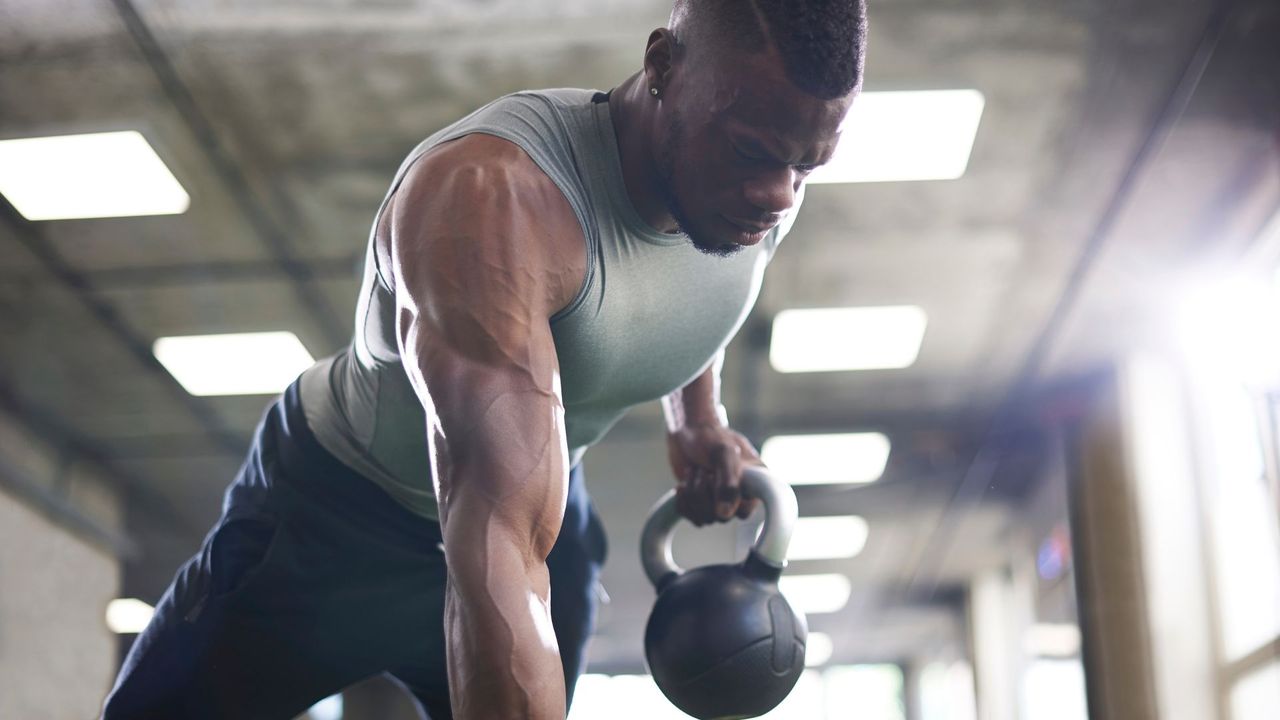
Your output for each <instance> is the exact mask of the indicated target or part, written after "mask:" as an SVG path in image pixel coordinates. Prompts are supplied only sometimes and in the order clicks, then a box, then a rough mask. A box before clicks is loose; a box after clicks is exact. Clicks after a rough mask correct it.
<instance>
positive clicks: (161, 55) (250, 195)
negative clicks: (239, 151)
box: [112, 0, 351, 353]
mask: <svg viewBox="0 0 1280 720" xmlns="http://www.w3.org/2000/svg"><path fill="white" fill-rule="evenodd" d="M112 4H113V5H115V8H116V11H117V12H118V13H119V15H120V18H121V20H122V21H123V22H124V25H125V27H126V28H127V29H128V31H129V35H130V36H131V37H132V38H133V41H134V42H135V43H136V44H137V46H138V49H139V50H140V51H141V53H142V56H143V58H144V59H145V60H146V63H147V65H148V66H149V67H150V68H151V71H152V72H153V73H154V74H155V77H156V80H157V81H158V82H159V83H160V87H161V89H162V90H163V92H164V94H165V97H167V98H168V99H169V102H170V103H171V104H172V105H173V107H174V109H175V110H177V112H178V115H179V116H180V117H181V118H182V120H183V122H185V123H186V125H187V128H188V129H189V130H190V131H191V134H192V135H193V136H194V137H195V139H196V143H197V144H198V145H199V147H200V149H201V150H202V151H203V153H204V155H205V157H206V158H207V159H208V161H209V164H210V166H211V167H212V168H213V171H214V173H215V174H216V175H217V176H218V178H219V179H220V180H221V181H222V184H223V185H224V186H225V188H226V190H227V192H228V194H229V195H230V196H231V199H232V201H233V202H234V203H235V204H236V206H237V207H238V208H239V209H240V211H241V213H243V214H244V217H245V219H246V220H247V221H248V222H249V224H250V225H251V226H253V228H254V230H255V231H256V234H257V236H258V238H259V239H260V240H261V241H262V243H263V245H264V246H265V247H266V249H267V251H268V253H269V254H270V256H271V258H272V259H273V260H274V261H275V263H276V264H277V265H278V266H279V267H280V269H281V270H283V271H284V273H285V275H287V276H288V277H289V279H290V280H291V281H292V284H293V288H294V293H295V295H296V296H297V300H298V303H299V305H300V306H301V307H302V309H303V311H304V312H308V313H310V314H311V316H312V317H313V319H314V320H315V322H316V324H317V326H318V328H319V330H320V332H322V333H323V334H324V336H325V340H326V341H327V342H328V343H329V345H330V347H329V348H327V349H326V351H325V352H326V353H328V352H329V351H330V350H334V349H337V348H339V347H341V346H343V345H345V344H346V343H347V342H349V341H350V339H351V338H350V330H349V328H348V323H345V322H342V321H341V320H339V318H338V314H337V312H336V311H335V310H334V308H333V305H332V304H331V303H330V302H329V299H328V298H327V297H326V296H325V295H324V293H322V292H321V291H320V288H319V287H318V286H317V284H316V283H315V281H314V280H313V278H312V277H311V275H310V274H309V273H308V272H307V268H306V265H305V264H304V263H303V262H301V261H299V260H298V259H297V258H296V257H295V253H294V248H293V243H292V242H291V241H290V239H289V236H288V235H287V234H286V233H284V232H283V231H282V230H281V229H280V227H279V226H278V225H277V223H276V221H275V220H274V219H273V218H272V215H271V213H270V212H268V211H267V207H266V205H265V204H264V201H263V200H262V199H261V198H259V197H258V196H257V195H256V194H255V193H254V191H253V190H252V189H251V188H252V187H255V186H253V185H251V184H250V182H249V178H248V177H247V176H246V174H245V172H244V170H242V169H241V167H240V165H239V164H238V163H237V162H236V161H235V160H234V159H233V158H232V156H231V153H230V152H229V151H228V150H227V148H226V146H225V145H224V144H223V143H222V142H221V141H220V140H219V139H218V133H217V131H215V130H214V127H213V123H212V122H211V121H210V120H209V118H208V116H206V115H205V114H204V112H203V111H202V110H201V109H200V105H199V103H197V102H196V98H195V95H194V94H193V93H192V92H191V90H190V88H189V87H187V84H186V83H185V82H183V80H182V78H181V77H180V76H179V75H178V71H177V69H176V68H175V67H174V66H173V63H172V62H170V60H169V57H168V55H166V54H165V52H164V50H163V49H162V48H161V47H160V43H159V42H158V41H157V40H156V37H155V35H154V34H153V33H152V32H151V28H150V27H149V26H148V25H147V23H146V21H145V20H144V19H143V18H142V16H141V15H140V14H139V13H138V10H137V8H135V7H134V5H133V2H132V0H112ZM257 187H265V188H267V192H268V193H269V194H270V197H269V202H270V205H271V207H273V208H274V209H275V210H276V211H278V212H286V213H288V214H289V215H291V216H294V215H296V213H294V212H292V209H293V205H292V203H291V202H290V201H289V200H288V199H287V198H286V197H285V196H284V194H283V193H281V192H280V190H279V188H278V187H276V186H275V184H273V183H259V184H258V185H257ZM297 224H300V223H297Z"/></svg>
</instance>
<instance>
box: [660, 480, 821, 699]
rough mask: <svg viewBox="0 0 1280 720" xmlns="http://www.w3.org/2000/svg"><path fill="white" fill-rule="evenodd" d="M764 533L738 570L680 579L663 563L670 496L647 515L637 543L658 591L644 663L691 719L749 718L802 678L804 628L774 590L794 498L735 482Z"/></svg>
mask: <svg viewBox="0 0 1280 720" xmlns="http://www.w3.org/2000/svg"><path fill="white" fill-rule="evenodd" d="M743 493H744V494H746V495H748V496H750V497H758V498H760V499H761V500H762V501H763V505H764V508H765V526H764V530H763V531H762V532H761V534H760V537H759V539H758V540H757V541H756V544H755V547H754V548H753V549H752V550H751V552H750V553H748V555H747V558H746V559H745V560H744V561H743V562H740V563H734V564H724V565H709V566H706V567H701V568H695V569H692V570H687V571H686V570H681V569H680V568H679V567H677V566H676V565H675V562H674V560H673V558H672V557H671V534H672V530H673V529H674V526H675V524H676V522H677V520H678V518H679V515H678V513H677V512H676V510H675V502H674V501H675V496H674V492H670V493H668V494H667V495H666V496H664V498H663V499H662V500H660V501H659V502H658V504H657V505H655V506H654V508H653V510H652V511H651V512H650V514H649V519H648V521H647V522H646V524H645V529H644V533H643V535H642V538H641V559H642V562H643V564H644V567H645V572H646V574H647V575H648V576H649V579H650V580H651V581H652V582H653V584H654V588H655V589H656V590H657V591H658V597H657V600H656V601H655V603H654V607H653V610H652V611H651V612H650V614H649V622H648V624H647V625H646V626H645V643H644V644H645V660H646V661H647V663H648V666H649V672H650V673H651V674H652V676H653V679H654V681H655V682H656V683H657V685H658V688H659V689H660V690H661V691H662V693H663V694H664V695H665V696H666V697H667V699H668V700H670V701H671V703H672V704H673V705H675V706H676V707H678V708H680V709H681V710H683V711H684V712H686V713H688V714H689V715H692V716H694V717H696V718H702V719H710V718H747V717H756V716H758V715H763V714H764V713H766V712H768V711H769V710H772V709H773V708H774V707H776V706H777V705H778V704H779V703H780V702H782V700H783V699H784V698H786V696H787V695H788V694H790V692H791V690H792V688H794V687H795V684H796V681H797V680H799V678H800V674H801V672H803V670H804V652H805V642H806V640H807V636H808V626H807V624H806V623H805V620H804V617H803V616H802V615H800V614H799V613H797V612H795V610H794V609H793V608H792V607H791V605H790V604H789V603H788V602H787V600H786V598H785V597H783V595H782V593H781V592H780V591H779V590H778V578H779V577H780V576H781V574H782V570H783V568H784V567H785V565H786V548H787V545H788V543H789V542H790V538H791V529H792V527H794V525H795V520H796V516H797V508H796V501H795V494H794V493H793V492H792V491H791V488H790V487H788V486H787V485H785V484H783V483H780V482H778V481H775V480H773V479H772V478H771V477H770V476H769V475H768V474H767V472H765V471H764V470H763V468H749V469H748V470H747V471H744V474H743Z"/></svg>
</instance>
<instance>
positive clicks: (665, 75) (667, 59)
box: [644, 28, 679, 93]
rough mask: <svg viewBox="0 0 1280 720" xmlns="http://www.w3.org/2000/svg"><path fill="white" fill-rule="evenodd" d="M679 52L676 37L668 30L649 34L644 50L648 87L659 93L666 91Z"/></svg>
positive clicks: (663, 29) (645, 74)
mask: <svg viewBox="0 0 1280 720" xmlns="http://www.w3.org/2000/svg"><path fill="white" fill-rule="evenodd" d="M678 52H679V44H678V43H677V42H676V36H675V35H674V34H672V32H671V31H670V30H668V29H667V28H658V29H657V30H654V31H653V32H651V33H649V42H648V44H646V45H645V48H644V79H645V83H646V84H647V85H648V87H650V88H657V89H658V92H659V93H661V92H664V91H665V90H666V88H667V83H668V82H669V81H670V79H671V71H672V68H673V67H674V65H675V59H676V54H677V53H678Z"/></svg>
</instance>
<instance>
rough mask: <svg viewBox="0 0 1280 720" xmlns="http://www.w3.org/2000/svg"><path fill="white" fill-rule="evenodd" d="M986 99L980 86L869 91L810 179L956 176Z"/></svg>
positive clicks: (965, 163)
mask: <svg viewBox="0 0 1280 720" xmlns="http://www.w3.org/2000/svg"><path fill="white" fill-rule="evenodd" d="M985 104H986V101H985V100H984V98H983V97H982V93H980V92H978V91H977V90H928V91H923V92H868V93H862V94H861V95H860V96H858V98H857V99H856V100H854V101H853V106H852V107H851V108H850V109H849V115H848V116H847V117H846V118H845V121H844V125H843V126H842V129H843V132H842V133H841V135H840V144H839V145H838V146H836V152H835V154H834V155H833V156H832V158H831V161H830V162H828V163H827V164H826V165H824V166H823V167H821V168H818V169H817V170H815V171H814V172H813V173H812V174H811V175H810V176H809V179H808V182H810V183H853V182H892V181H899V180H954V179H956V178H958V177H960V176H962V175H964V171H965V168H967V167H968V165H969V152H970V151H971V150H972V149H973V139H974V137H975V136H976V135H977V134H978V122H979V120H981V118H982V108H983V106H984V105H985Z"/></svg>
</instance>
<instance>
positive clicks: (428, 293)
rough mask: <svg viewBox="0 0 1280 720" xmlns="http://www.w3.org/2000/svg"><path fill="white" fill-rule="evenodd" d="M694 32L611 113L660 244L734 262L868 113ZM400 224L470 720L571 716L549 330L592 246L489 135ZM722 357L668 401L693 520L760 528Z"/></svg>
mask: <svg viewBox="0 0 1280 720" xmlns="http://www.w3.org/2000/svg"><path fill="white" fill-rule="evenodd" d="M675 37H676V36H675V35H673V34H672V32H671V31H668V30H666V29H660V30H656V31H654V32H653V34H652V35H651V36H650V38H649V43H648V45H647V48H646V52H645V62H644V70H643V71H642V72H641V73H637V74H636V75H634V76H632V77H631V78H629V79H627V80H626V81H625V82H623V83H622V84H621V85H620V86H619V87H618V88H617V89H616V90H615V92H614V93H613V95H612V96H611V99H610V111H611V113H612V115H613V117H614V124H615V130H616V133H617V137H618V145H619V151H620V154H621V158H622V167H623V174H624V178H625V182H626V187H627V191H628V194H629V195H630V198H631V201H632V203H633V204H634V205H635V207H636V209H637V210H638V211H639V212H640V215H641V217H642V218H644V219H645V220H646V221H647V222H648V223H649V224H650V225H652V226H653V227H655V228H658V229H662V230H667V231H676V230H677V229H678V228H679V229H683V230H685V231H686V232H688V233H689V235H690V237H691V240H692V242H693V243H694V245H695V246H696V247H697V248H698V249H699V250H701V251H703V252H707V253H710V254H717V255H726V254H732V253H734V252H738V251H740V250H741V248H742V247H745V246H749V245H754V244H756V243H758V242H760V241H761V240H762V239H763V237H764V235H765V234H766V233H767V231H768V229H769V228H771V227H772V226H773V225H774V224H776V223H777V222H779V221H780V220H781V218H782V217H784V216H785V214H786V213H787V212H788V211H789V210H790V209H791V207H792V205H793V204H794V202H795V197H796V192H797V190H798V189H799V187H800V184H801V183H802V182H803V179H804V175H805V170H806V169H807V168H809V167H811V166H813V165H817V164H820V163H822V162H824V161H825V160H826V159H827V158H829V157H830V155H831V153H832V152H833V151H834V149H835V144H836V140H837V139H838V129H839V125H840V122H841V120H842V119H843V117H844V114H845V112H846V111H847V109H848V106H849V103H850V102H851V100H852V97H846V98H840V99H837V100H820V99H817V98H814V97H812V96H809V95H806V94H805V93H803V92H801V91H799V90H797V89H796V88H794V87H793V86H792V85H791V84H790V82H789V81H788V80H787V79H786V77H785V75H784V74H783V72H782V70H781V63H780V62H779V61H778V60H777V58H776V57H774V56H773V55H772V54H771V53H769V52H767V51H766V52H763V53H760V54H737V55H736V56H734V57H727V56H725V55H723V54H722V53H711V52H706V51H700V50H699V49H698V47H697V43H694V42H686V44H685V45H679V44H677V43H676V42H675ZM653 87H656V88H657V89H658V91H659V94H658V95H657V96H656V97H655V96H654V95H652V94H651V93H650V90H649V89H650V88H653ZM383 219H384V220H383V223H382V224H381V225H380V226H379V228H378V232H377V235H376V249H377V252H378V254H379V257H380V260H381V261H382V267H384V268H388V269H389V275H390V278H389V279H390V280H391V281H392V282H393V283H394V285H395V291H396V300H397V305H398V308H397V310H398V328H399V339H400V347H401V353H402V359H403V362H404V364H405V368H406V370H407V372H408V374H409V378H410V380H411V381H412V382H413V385H414V389H415V391H416V392H417V394H418V397H419V399H420V400H421V402H422V404H423V408H424V409H425V411H426V417H427V428H428V444H429V447H430V456H431V464H432V471H433V477H434V478H435V481H436V488H435V490H436V497H437V500H438V501H439V506H440V521H441V526H442V528H443V532H444V547H445V554H446V558H447V562H448V567H449V583H448V587H447V590H446V598H445V636H446V643H447V645H446V655H447V658H448V667H449V688H450V696H451V703H452V706H453V712H454V716H455V717H456V718H459V720H473V719H481V718H483V719H484V720H492V719H500V718H538V719H543V718H545V719H551V718H556V719H557V720H559V719H562V718H563V717H564V716H565V693H564V690H565V688H564V677H563V674H562V671H561V666H560V662H559V657H558V653H559V649H558V647H557V646H556V638H555V634H554V631H553V629H552V625H551V617H550V610H549V608H550V590H549V580H548V573H547V567H546V558H547V555H548V554H549V553H550V551H551V547H552V545H553V544H554V542H555V539H556V537H557V535H558V534H559V530H560V523H561V521H562V519H563V512H564V504H565V498H566V493H567V488H568V471H569V467H568V455H567V453H568V449H567V445H566V435H565V426H564V404H563V396H562V393H561V388H560V377H559V365H558V362H557V358H556V348H555V345H554V342H553V339H552V335H551V330H550V324H549V322H548V320H549V318H550V317H551V316H552V315H554V314H555V313H556V312H557V311H558V310H560V309H561V308H563V307H564V306H566V305H567V304H568V303H569V302H570V301H571V300H572V298H573V296H574V295H575V293H576V291H577V289H578V288H579V287H580V286H581V284H582V282H583V279H584V278H585V274H586V269H587V267H586V250H585V239H584V238H583V235H582V231H581V228H580V227H579V226H578V223H577V220H576V217H575V216H574V214H573V211H572V210H571V208H570V207H569V205H568V203H567V201H566V200H565V199H564V197H563V195H561V194H560V192H559V190H558V188H556V187H555V185H554V183H552V182H551V180H550V179H549V178H548V177H547V176H546V175H545V174H543V173H542V171H541V170H540V169H539V168H538V167H537V166H536V165H535V164H534V163H533V161H532V160H530V159H529V157H528V156H527V155H525V154H524V152H523V151H522V150H521V149H520V148H518V147H517V146H515V145H513V144H511V143H509V142H507V141H505V140H501V139H498V138H494V137H492V136H487V135H479V134H477V135H468V136H465V137H463V138H460V139H458V140H455V141H452V142H449V143H446V144H444V145H441V146H438V147H437V148H434V149H433V150H431V151H430V152H428V153H427V154H425V155H424V156H423V157H422V158H421V159H420V160H419V161H418V162H417V163H416V164H415V165H414V167H413V168H411V169H410V171H409V172H408V174H407V175H406V177H405V180H404V182H403V184H402V185H401V187H400V188H399V189H398V191H397V192H396V194H395V196H394V197H393V198H392V199H391V203H390V205H389V208H388V212H387V213H385V214H384V215H383ZM692 310H693V311H696V309H692ZM719 358H720V356H717V357H716V358H712V359H710V360H709V364H708V366H707V369H706V370H705V371H704V372H703V373H702V374H701V375H699V376H698V377H697V378H695V379H694V380H693V381H691V382H690V383H689V384H688V385H686V386H685V387H684V388H682V389H681V390H678V391H676V392H674V393H672V394H671V395H668V396H667V397H666V398H663V409H664V412H665V414H666V418H667V440H668V443H667V444H668V451H669V452H668V457H669V460H670V462H671V465H672V470H673V472H674V473H675V475H676V479H677V489H678V493H679V496H680V509H681V512H682V513H683V514H684V515H685V516H686V517H688V518H689V519H690V520H691V521H693V522H695V523H697V524H705V523H707V522H711V521H715V520H720V521H723V520H728V519H730V518H732V517H733V516H734V515H735V514H738V515H742V516H745V515H746V514H747V513H749V512H750V510H751V507H752V506H751V505H750V504H749V503H743V502H742V499H741V497H740V495H739V491H738V482H739V477H740V475H741V471H742V468H743V467H744V466H745V465H747V464H758V463H759V462H760V460H759V456H758V455H757V454H756V451H755V449H754V448H752V447H751V444H750V443H749V442H748V441H747V440H746V438H744V437H743V436H742V435H741V434H739V433H737V432H736V431H734V430H732V429H731V428H729V427H728V425H727V423H726V422H725V419H724V417H723V409H722V408H721V407H720V403H719V371H720V363H719ZM460 517H461V518H465V520H463V521H459V522H453V520H454V519H455V518H460Z"/></svg>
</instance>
